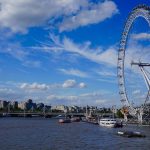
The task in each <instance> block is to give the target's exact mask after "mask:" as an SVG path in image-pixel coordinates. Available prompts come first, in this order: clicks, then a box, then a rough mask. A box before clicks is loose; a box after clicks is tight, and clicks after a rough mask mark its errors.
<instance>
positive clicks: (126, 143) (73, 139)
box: [0, 118, 150, 150]
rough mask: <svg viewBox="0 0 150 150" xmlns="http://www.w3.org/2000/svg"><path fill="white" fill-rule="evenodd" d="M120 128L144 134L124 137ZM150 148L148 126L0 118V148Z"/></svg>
mask: <svg viewBox="0 0 150 150" xmlns="http://www.w3.org/2000/svg"><path fill="white" fill-rule="evenodd" d="M119 130H130V131H141V132H142V133H144V134H146V138H125V137H120V136H118V135H116V133H117V131H119ZM120 149H121V150H127V149H128V150H130V149H131V150H134V149H136V150H149V149H150V127H137V126H126V127H124V128H122V129H112V128H104V127H100V126H98V125H93V124H87V123H84V122H75V123H70V124H59V123H58V120H56V119H44V118H0V150H120Z"/></svg>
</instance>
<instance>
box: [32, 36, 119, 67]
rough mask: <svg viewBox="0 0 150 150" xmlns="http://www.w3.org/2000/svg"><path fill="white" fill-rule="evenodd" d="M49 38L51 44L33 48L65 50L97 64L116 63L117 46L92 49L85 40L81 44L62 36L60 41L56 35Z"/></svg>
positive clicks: (55, 50) (50, 50)
mask: <svg viewBox="0 0 150 150" xmlns="http://www.w3.org/2000/svg"><path fill="white" fill-rule="evenodd" d="M50 39H51V41H52V42H53V43H52V44H51V45H49V46H47V45H46V44H45V45H44V46H41V47H33V48H34V49H36V50H37V49H40V50H42V51H45V52H48V53H51V52H55V53H59V54H60V52H63V51H66V52H70V53H73V54H78V55H80V56H82V57H84V58H86V59H88V60H90V61H92V62H96V63H98V64H105V65H108V66H110V65H111V66H116V65H117V48H116V47H113V46H111V47H109V48H108V49H106V50H104V49H102V48H99V47H97V48H94V49H92V48H91V47H90V46H91V45H90V42H85V43H83V44H78V43H74V42H73V41H72V40H71V39H69V38H66V37H65V38H64V39H63V40H62V41H61V40H60V39H59V37H58V36H54V35H50Z"/></svg>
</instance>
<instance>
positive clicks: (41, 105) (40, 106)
mask: <svg viewBox="0 0 150 150" xmlns="http://www.w3.org/2000/svg"><path fill="white" fill-rule="evenodd" d="M36 107H37V109H38V110H42V109H43V108H44V104H43V103H38V104H37V105H36Z"/></svg>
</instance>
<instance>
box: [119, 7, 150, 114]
mask: <svg viewBox="0 0 150 150" xmlns="http://www.w3.org/2000/svg"><path fill="white" fill-rule="evenodd" d="M138 17H143V18H144V19H145V20H146V21H147V22H148V24H149V25H150V7H149V6H146V5H138V6H137V7H135V8H134V9H133V11H132V12H131V13H130V15H129V17H128V19H127V20H126V23H125V26H124V30H123V33H122V37H121V41H120V48H119V53H118V64H117V74H118V83H119V94H120V97H121V102H122V103H123V106H128V107H129V109H130V113H131V114H132V115H133V116H134V115H136V110H135V109H134V108H133V107H132V105H131V103H130V102H129V99H128V95H127V92H126V84H125V75H124V65H125V63H124V61H125V49H126V45H127V39H128V34H129V31H130V29H131V27H132V24H133V22H134V20H135V19H136V18H138Z"/></svg>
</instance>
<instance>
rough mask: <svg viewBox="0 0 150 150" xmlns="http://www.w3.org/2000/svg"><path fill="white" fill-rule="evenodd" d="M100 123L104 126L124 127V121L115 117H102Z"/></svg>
mask: <svg viewBox="0 0 150 150" xmlns="http://www.w3.org/2000/svg"><path fill="white" fill-rule="evenodd" d="M99 125H100V126H103V127H110V128H118V127H123V125H122V122H121V121H118V120H117V119H115V118H102V119H100V120H99Z"/></svg>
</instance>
